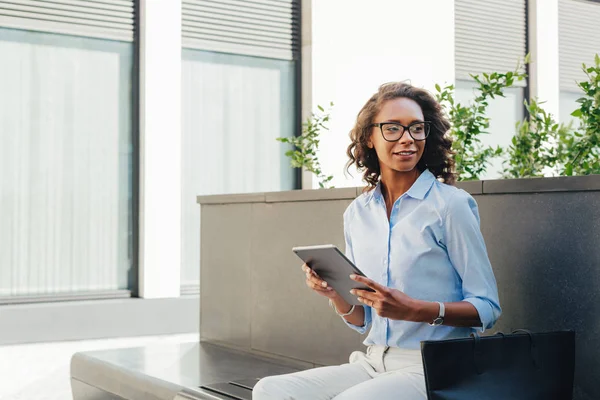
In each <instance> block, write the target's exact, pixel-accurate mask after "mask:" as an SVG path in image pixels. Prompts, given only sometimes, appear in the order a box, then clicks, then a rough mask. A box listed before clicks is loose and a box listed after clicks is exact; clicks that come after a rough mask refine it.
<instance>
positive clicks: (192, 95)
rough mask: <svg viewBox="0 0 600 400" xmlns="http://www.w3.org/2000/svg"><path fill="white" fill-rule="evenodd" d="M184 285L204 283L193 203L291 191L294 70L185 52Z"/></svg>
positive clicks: (196, 211)
mask: <svg viewBox="0 0 600 400" xmlns="http://www.w3.org/2000/svg"><path fill="white" fill-rule="evenodd" d="M182 86H183V89H182V91H183V100H182V107H183V129H182V130H183V138H182V175H183V176H182V187H183V188H182V243H183V244H182V274H181V283H182V285H190V284H192V285H193V284H197V283H198V280H199V263H200V261H199V260H200V255H199V251H200V249H199V246H200V233H199V230H200V229H199V227H200V210H199V206H198V205H197V204H196V196H198V195H209V194H227V193H249V192H268V191H279V190H290V189H292V188H293V186H294V171H293V170H292V168H291V167H290V165H289V159H288V158H287V157H286V156H285V154H284V153H285V150H287V149H286V148H285V146H283V145H282V144H281V143H279V142H277V141H276V140H275V138H277V137H281V136H287V137H290V136H293V134H294V130H295V123H296V117H295V112H296V107H295V103H294V99H295V85H294V63H293V62H292V61H284V60H274V59H264V58H258V57H248V56H241V55H232V54H222V53H213V52H206V51H198V50H189V49H184V50H183V76H182Z"/></svg>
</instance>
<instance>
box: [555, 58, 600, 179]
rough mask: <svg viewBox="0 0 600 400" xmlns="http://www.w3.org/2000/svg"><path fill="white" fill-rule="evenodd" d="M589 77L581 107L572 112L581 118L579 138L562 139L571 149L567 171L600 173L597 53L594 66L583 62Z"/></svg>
mask: <svg viewBox="0 0 600 400" xmlns="http://www.w3.org/2000/svg"><path fill="white" fill-rule="evenodd" d="M582 68H583V70H584V72H585V73H586V75H587V77H588V80H587V81H585V82H579V84H578V86H579V87H580V88H581V90H583V93H584V97H581V98H580V99H578V100H577V102H578V103H579V104H580V106H579V108H577V109H576V110H575V111H573V112H572V113H571V115H572V116H574V117H576V118H578V119H579V121H580V127H579V129H578V131H577V132H575V138H572V137H571V138H568V141H564V142H561V145H562V146H563V147H564V148H566V149H568V150H569V151H568V152H567V154H566V157H567V160H566V162H565V169H564V173H563V174H564V175H589V174H598V173H600V55H598V54H596V56H595V57H594V66H592V67H587V66H586V65H585V64H583V65H582Z"/></svg>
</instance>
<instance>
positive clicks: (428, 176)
mask: <svg viewBox="0 0 600 400" xmlns="http://www.w3.org/2000/svg"><path fill="white" fill-rule="evenodd" d="M434 181H435V176H433V174H432V173H431V172H430V171H429V170H428V169H426V170H425V171H423V172H422V173H421V175H420V176H419V177H418V178H417V180H416V181H415V183H413V185H412V186H411V187H410V189H408V191H407V192H406V195H407V196H410V197H412V198H413V199H419V200H423V199H424V198H425V195H426V194H427V192H428V191H429V189H431V186H432V185H433V182H434ZM373 198H377V199H381V200H383V194H382V193H381V181H379V182H377V186H375V189H373V190H371V191H370V192H369V193H368V194H367V198H366V201H365V205H368V204H369V203H370V202H371V200H373Z"/></svg>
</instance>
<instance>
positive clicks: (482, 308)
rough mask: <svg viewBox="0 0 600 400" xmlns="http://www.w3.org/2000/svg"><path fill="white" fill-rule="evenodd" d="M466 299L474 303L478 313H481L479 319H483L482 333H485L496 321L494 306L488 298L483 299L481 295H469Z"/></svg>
mask: <svg viewBox="0 0 600 400" xmlns="http://www.w3.org/2000/svg"><path fill="white" fill-rule="evenodd" d="M464 301H466V302H469V303H471V304H473V306H474V307H475V309H476V310H477V313H478V314H479V320H480V321H481V328H480V329H481V333H483V332H484V331H485V330H486V329H490V328H491V327H493V326H494V324H495V323H496V319H497V318H496V317H494V311H493V310H492V306H491V305H490V303H489V302H488V301H487V300H484V299H481V298H479V297H469V298H467V299H464Z"/></svg>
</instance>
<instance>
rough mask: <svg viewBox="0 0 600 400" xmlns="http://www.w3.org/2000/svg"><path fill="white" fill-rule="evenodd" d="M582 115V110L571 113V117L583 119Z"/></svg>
mask: <svg viewBox="0 0 600 400" xmlns="http://www.w3.org/2000/svg"><path fill="white" fill-rule="evenodd" d="M581 115H582V114H581V110H580V109H577V110H575V111H573V112H572V113H571V116H573V117H581Z"/></svg>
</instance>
